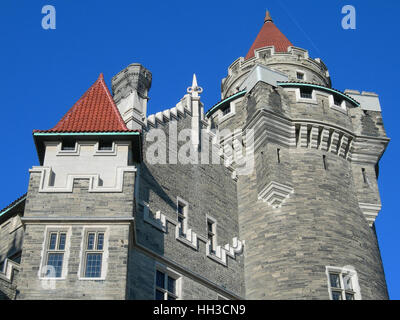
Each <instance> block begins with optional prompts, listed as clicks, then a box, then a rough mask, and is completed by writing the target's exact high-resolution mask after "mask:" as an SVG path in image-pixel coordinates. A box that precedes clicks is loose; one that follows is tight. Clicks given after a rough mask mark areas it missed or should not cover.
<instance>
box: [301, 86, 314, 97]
mask: <svg viewBox="0 0 400 320" xmlns="http://www.w3.org/2000/svg"><path fill="white" fill-rule="evenodd" d="M312 92H313V90H312V89H310V88H300V97H301V98H303V99H312Z"/></svg>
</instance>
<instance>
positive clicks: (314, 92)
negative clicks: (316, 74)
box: [294, 88, 318, 105]
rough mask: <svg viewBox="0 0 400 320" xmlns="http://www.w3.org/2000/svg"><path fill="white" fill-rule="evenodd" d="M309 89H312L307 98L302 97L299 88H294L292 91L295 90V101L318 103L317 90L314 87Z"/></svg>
mask: <svg viewBox="0 0 400 320" xmlns="http://www.w3.org/2000/svg"><path fill="white" fill-rule="evenodd" d="M311 90H312V94H311V99H307V98H302V97H301V95H300V88H295V89H294V92H295V95H296V102H298V103H307V104H313V105H318V101H317V90H315V89H314V88H311Z"/></svg>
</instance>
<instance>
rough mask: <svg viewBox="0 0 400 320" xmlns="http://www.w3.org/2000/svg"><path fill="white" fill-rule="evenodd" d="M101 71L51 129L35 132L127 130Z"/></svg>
mask: <svg viewBox="0 0 400 320" xmlns="http://www.w3.org/2000/svg"><path fill="white" fill-rule="evenodd" d="M127 131H136V130H128V128H127V127H126V125H125V122H124V120H123V119H122V117H121V114H120V113H119V111H118V108H117V106H116V105H115V102H114V100H113V98H112V96H111V94H110V91H109V90H108V88H107V85H106V84H105V82H104V77H103V74H102V73H101V74H100V76H99V78H98V79H97V80H96V82H95V83H94V84H93V85H92V86H91V87H90V88H89V90H87V91H86V92H85V94H84V95H83V96H82V97H81V98H80V99H79V100H78V101H77V102H76V103H75V104H74V106H73V107H72V108H71V109H70V110H69V111H68V112H67V113H66V114H65V115H64V117H63V118H62V119H61V120H60V121H59V122H58V123H57V124H56V126H55V127H54V128H52V129H50V130H44V131H42V130H34V132H127Z"/></svg>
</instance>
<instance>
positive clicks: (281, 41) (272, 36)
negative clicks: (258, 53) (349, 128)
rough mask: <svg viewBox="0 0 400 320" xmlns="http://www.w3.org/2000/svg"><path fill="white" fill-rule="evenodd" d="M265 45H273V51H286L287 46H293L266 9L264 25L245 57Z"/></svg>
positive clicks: (250, 56) (247, 57) (250, 55)
mask: <svg viewBox="0 0 400 320" xmlns="http://www.w3.org/2000/svg"><path fill="white" fill-rule="evenodd" d="M267 46H274V47H275V52H287V50H288V48H289V47H290V46H293V44H292V43H291V42H290V41H289V40H288V38H286V37H285V35H284V34H283V33H282V32H281V31H280V30H279V29H278V28H277V27H276V26H275V24H274V22H273V21H272V19H271V16H270V15H269V12H268V11H267V14H266V16H265V20H264V25H263V26H262V28H261V30H260V32H259V33H258V36H257V38H256V40H255V41H254V43H253V45H252V46H251V48H250V50H249V52H248V53H247V55H246V57H245V59H250V58H252V57H254V50H256V49H259V48H263V47H267Z"/></svg>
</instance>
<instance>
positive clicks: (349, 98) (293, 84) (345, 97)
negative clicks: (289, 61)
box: [278, 81, 360, 107]
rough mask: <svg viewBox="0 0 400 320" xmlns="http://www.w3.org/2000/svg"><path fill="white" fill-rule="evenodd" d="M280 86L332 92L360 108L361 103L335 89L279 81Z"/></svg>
mask: <svg viewBox="0 0 400 320" xmlns="http://www.w3.org/2000/svg"><path fill="white" fill-rule="evenodd" d="M278 85H279V86H282V87H284V86H299V87H311V88H317V89H321V90H324V91H328V92H332V93H335V94H338V95H340V96H341V97H343V98H344V99H346V100H349V101H350V102H352V103H354V104H355V105H356V106H357V107H359V106H360V103H359V102H357V101H356V100H354V99H353V98H352V97H349V96H347V95H345V94H344V93H342V92H340V91H337V90H334V89H331V88H327V87H323V86H319V85H317V84H309V83H297V82H279V81H278Z"/></svg>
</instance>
